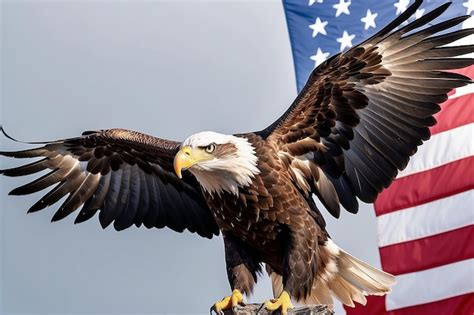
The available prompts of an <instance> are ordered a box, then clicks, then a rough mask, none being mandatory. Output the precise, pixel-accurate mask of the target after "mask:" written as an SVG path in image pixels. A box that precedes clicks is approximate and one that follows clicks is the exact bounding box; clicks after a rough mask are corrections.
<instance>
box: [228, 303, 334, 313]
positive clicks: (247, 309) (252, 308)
mask: <svg viewBox="0 0 474 315" xmlns="http://www.w3.org/2000/svg"><path fill="white" fill-rule="evenodd" d="M260 306H261V304H247V305H245V306H240V305H239V306H237V308H236V310H235V312H233V311H232V310H227V311H225V312H224V315H255V314H257V311H258V310H259V308H260ZM258 314H259V315H280V312H279V311H275V312H273V313H272V312H269V311H267V310H266V309H265V308H262V309H261V310H260V311H259V312H258ZM288 315H334V311H332V310H330V309H329V308H328V307H327V306H326V305H309V306H297V307H295V308H293V309H291V310H288Z"/></svg>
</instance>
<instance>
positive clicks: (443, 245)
mask: <svg viewBox="0 0 474 315" xmlns="http://www.w3.org/2000/svg"><path fill="white" fill-rule="evenodd" d="M472 239H474V225H471V226H467V227H463V228H460V229H456V230H452V231H449V232H445V233H440V234H437V235H434V236H429V237H425V238H421V239H418V240H414V241H410V242H405V243H400V244H394V245H390V246H385V247H381V248H380V258H381V260H382V268H383V270H385V271H387V272H390V273H391V274H394V275H399V274H404V273H409V272H415V271H420V270H423V269H428V268H434V267H438V266H442V265H446V264H450V263H453V262H456V261H461V260H465V259H469V258H474V246H467V244H470V242H471V240H472Z"/></svg>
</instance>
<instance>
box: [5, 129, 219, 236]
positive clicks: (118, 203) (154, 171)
mask: <svg viewBox="0 0 474 315" xmlns="http://www.w3.org/2000/svg"><path fill="white" fill-rule="evenodd" d="M0 130H1V131H3V129H1V127H0ZM36 144H43V146H40V147H37V148H33V149H27V150H23V151H13V152H2V151H0V156H2V155H3V156H7V157H13V158H36V159H38V158H39V160H36V161H34V162H32V163H29V164H26V165H21V166H18V167H15V168H11V169H5V170H0V174H3V175H6V176H24V175H30V174H37V173H39V172H42V171H47V173H46V174H44V175H43V176H41V177H39V178H37V179H36V180H34V181H32V182H30V183H28V184H25V185H23V186H21V187H18V188H16V189H14V190H12V191H11V192H10V194H13V195H27V194H31V193H35V192H38V191H41V190H44V189H46V188H51V189H50V191H49V192H48V193H46V194H45V195H44V196H43V197H42V198H41V199H40V200H39V201H38V202H37V203H35V204H34V205H33V206H32V207H31V208H30V209H29V210H28V212H35V211H39V210H42V209H44V208H46V207H48V206H50V205H53V204H55V203H56V202H58V201H59V200H60V199H62V198H63V197H66V196H67V198H66V200H65V201H64V202H63V203H62V205H61V206H60V207H59V209H58V210H57V211H56V213H55V214H54V216H53V218H52V221H57V220H61V219H62V218H64V217H66V216H68V215H70V214H72V213H73V212H74V211H76V210H77V209H78V208H79V207H81V210H80V211H79V212H78V214H77V216H76V220H75V223H79V222H83V221H86V220H88V219H90V218H91V217H93V216H94V214H96V213H97V212H99V221H100V224H101V225H102V227H104V228H105V227H107V226H108V225H110V224H112V223H113V226H114V227H115V229H116V230H123V229H126V228H128V227H130V226H131V225H133V224H135V225H136V226H141V225H142V224H143V225H145V227H147V228H151V227H157V228H163V227H165V226H166V227H169V228H171V229H173V230H175V231H178V232H182V231H183V230H185V229H187V230H189V231H190V232H195V233H198V234H199V235H201V236H203V237H207V238H211V237H212V236H213V235H218V234H219V229H218V227H217V224H216V222H215V220H214V217H213V215H212V213H211V211H210V209H209V208H208V206H207V204H206V202H205V200H204V196H203V195H202V192H201V189H200V186H199V184H198V182H197V180H196V179H195V178H194V177H193V176H192V175H190V174H187V175H186V176H184V177H183V178H182V179H180V178H178V177H177V176H176V175H175V174H174V170H173V159H174V156H175V154H176V153H177V152H178V150H179V148H180V143H179V142H176V141H170V140H165V139H161V138H157V137H153V136H149V135H146V134H143V133H139V132H136V131H130V130H124V129H106V130H101V131H89V132H84V133H83V134H82V136H79V137H75V138H69V139H63V140H57V141H51V142H44V143H36Z"/></svg>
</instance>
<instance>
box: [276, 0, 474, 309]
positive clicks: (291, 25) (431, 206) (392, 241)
mask: <svg viewBox="0 0 474 315" xmlns="http://www.w3.org/2000/svg"><path fill="white" fill-rule="evenodd" d="M412 2H413V1H409V0H396V1H395V0H390V1H388V0H387V1H386V0H383V1H381V0H364V1H362V0H353V1H352V2H351V1H350V0H284V1H283V4H284V8H285V15H286V19H287V24H288V30H289V34H290V41H291V46H292V52H293V59H294V65H295V71H296V81H297V87H298V90H300V89H301V88H302V87H303V86H304V84H305V82H306V79H307V77H308V75H309V74H310V72H311V71H312V70H313V69H314V67H316V66H318V65H319V64H320V63H322V62H323V61H324V60H326V59H327V58H329V57H331V56H332V55H334V54H337V53H339V52H341V51H345V50H347V49H348V48H350V47H352V46H353V45H356V44H357V43H359V42H361V41H363V40H364V39H366V38H368V37H369V36H371V35H372V34H374V33H375V32H377V31H378V30H379V29H381V28H382V27H383V26H385V25H386V24H388V23H389V22H391V21H392V20H393V19H394V18H395V17H396V16H397V15H399V14H400V13H401V12H403V11H404V10H405V9H406V8H407V7H408V6H409V5H410V4H411V3H412ZM443 3H445V1H440V0H431V1H430V0H427V1H425V2H424V3H423V5H422V6H421V7H420V9H418V11H417V12H416V14H415V16H413V17H412V18H411V20H413V19H416V18H419V17H420V16H422V15H423V14H424V13H425V12H428V11H430V10H432V9H434V8H436V7H437V6H439V5H441V4H443ZM473 10H474V0H455V1H454V3H453V4H452V5H451V6H450V8H449V9H448V10H447V12H445V14H443V15H442V17H441V19H449V18H451V17H454V16H459V15H465V14H472V12H473ZM411 20H410V21H411ZM472 20H473V19H472V18H471V19H469V20H467V21H466V22H465V23H464V24H463V25H462V27H463V28H467V27H472V26H473V25H472V24H473V21H472ZM437 21H440V18H438V19H437V20H435V21H434V23H436V22H437ZM455 44H474V39H473V38H472V36H471V37H468V38H466V39H464V41H463V42H462V43H459V42H458V43H455ZM457 72H459V73H462V74H464V75H466V76H469V77H471V78H474V68H473V67H470V68H465V69H462V70H459V71H457ZM441 107H442V110H441V111H440V112H439V113H438V114H437V116H436V118H437V120H438V124H437V125H435V126H434V127H432V128H431V133H432V137H431V139H430V140H428V141H427V142H426V143H425V144H424V145H423V146H421V147H420V148H419V150H418V153H417V154H415V156H414V157H413V158H412V159H411V161H410V163H409V165H408V167H407V168H406V169H405V170H404V171H402V172H401V173H400V174H399V175H398V177H397V179H396V180H395V182H394V183H393V184H392V185H391V186H390V187H389V188H388V189H387V190H385V191H384V192H383V193H382V194H381V195H380V196H379V198H378V199H377V201H376V202H375V207H374V208H375V214H376V216H377V228H378V244H379V252H380V259H381V265H382V268H383V269H384V270H386V271H388V272H390V273H392V274H394V275H396V277H397V284H396V285H395V286H394V288H393V291H392V292H391V293H390V294H389V295H387V296H385V297H369V298H368V303H367V305H366V306H360V305H358V306H357V307H356V308H354V309H352V308H346V312H347V314H350V315H354V314H366V315H371V314H377V315H383V314H390V315H405V314H407V315H408V314H410V315H417V314H430V315H435V314H443V315H447V314H474V243H473V241H474V191H473V188H474V140H473V135H474V94H473V87H472V86H468V87H464V88H460V89H457V90H456V91H453V92H452V94H451V96H450V98H449V100H448V101H446V102H445V103H444V104H442V106H441Z"/></svg>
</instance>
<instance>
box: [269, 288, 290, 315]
mask: <svg viewBox="0 0 474 315" xmlns="http://www.w3.org/2000/svg"><path fill="white" fill-rule="evenodd" d="M293 307H294V306H293V304H291V298H290V295H289V294H288V292H286V291H283V292H282V293H281V294H280V296H279V297H278V298H277V299H273V300H269V301H266V302H265V308H266V309H267V310H269V311H272V312H273V311H276V310H278V309H280V311H281V315H287V314H288V309H290V308H293Z"/></svg>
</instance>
